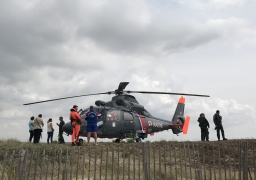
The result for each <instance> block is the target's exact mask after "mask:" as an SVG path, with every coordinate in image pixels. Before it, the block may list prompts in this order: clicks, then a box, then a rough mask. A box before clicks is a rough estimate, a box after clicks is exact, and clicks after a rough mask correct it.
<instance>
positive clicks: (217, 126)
mask: <svg viewBox="0 0 256 180" xmlns="http://www.w3.org/2000/svg"><path fill="white" fill-rule="evenodd" d="M213 122H214V124H215V130H216V131H217V138H218V141H220V131H221V135H222V138H223V140H227V138H225V133H224V129H223V126H222V117H221V115H220V111H219V110H217V111H216V114H214V116H213Z"/></svg>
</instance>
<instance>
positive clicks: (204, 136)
mask: <svg viewBox="0 0 256 180" xmlns="http://www.w3.org/2000/svg"><path fill="white" fill-rule="evenodd" d="M201 140H202V141H205V140H206V141H209V131H208V128H207V127H206V128H201Z"/></svg>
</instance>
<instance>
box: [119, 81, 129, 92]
mask: <svg viewBox="0 0 256 180" xmlns="http://www.w3.org/2000/svg"><path fill="white" fill-rule="evenodd" d="M128 84H129V82H120V84H119V86H118V90H120V91H122V90H124V89H125V87H126V86H127V85H128Z"/></svg>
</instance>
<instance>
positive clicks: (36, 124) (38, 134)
mask: <svg viewBox="0 0 256 180" xmlns="http://www.w3.org/2000/svg"><path fill="white" fill-rule="evenodd" d="M59 120H60V123H56V124H57V125H58V126H59V143H61V144H62V143H65V141H64V138H63V130H62V127H63V125H64V124H65V122H64V121H63V117H59ZM28 126H29V134H30V136H29V142H32V139H33V143H34V144H37V143H39V141H40V138H41V139H42V132H43V127H44V121H43V119H42V114H39V115H38V117H37V118H35V117H34V116H32V117H31V118H30V121H29V123H28ZM53 132H54V128H53V124H52V118H50V119H49V120H48V121H47V143H48V144H49V143H50V142H51V143H52V141H53Z"/></svg>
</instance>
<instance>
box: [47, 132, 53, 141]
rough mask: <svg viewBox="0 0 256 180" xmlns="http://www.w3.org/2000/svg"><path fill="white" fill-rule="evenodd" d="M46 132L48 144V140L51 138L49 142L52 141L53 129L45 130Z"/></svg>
mask: <svg viewBox="0 0 256 180" xmlns="http://www.w3.org/2000/svg"><path fill="white" fill-rule="evenodd" d="M47 134H48V137H47V143H48V144H49V140H51V143H52V137H53V131H51V132H47Z"/></svg>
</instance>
